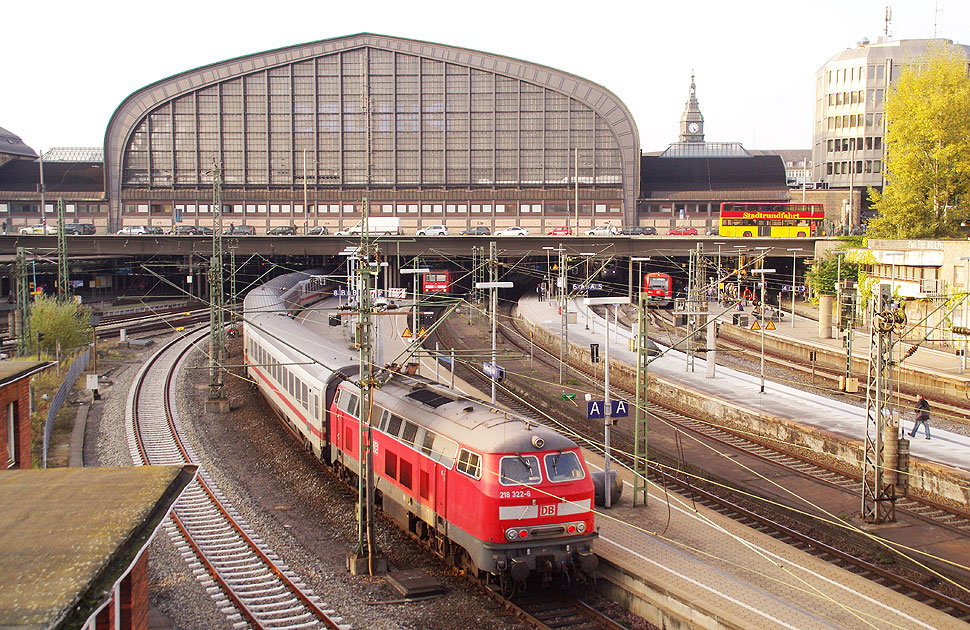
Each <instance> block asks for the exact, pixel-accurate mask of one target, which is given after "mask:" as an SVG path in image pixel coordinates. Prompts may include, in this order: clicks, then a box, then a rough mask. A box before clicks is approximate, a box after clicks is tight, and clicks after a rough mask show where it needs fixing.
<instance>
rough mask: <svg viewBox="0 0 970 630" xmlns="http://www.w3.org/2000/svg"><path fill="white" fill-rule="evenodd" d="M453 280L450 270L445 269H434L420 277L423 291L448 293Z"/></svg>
mask: <svg viewBox="0 0 970 630" xmlns="http://www.w3.org/2000/svg"><path fill="white" fill-rule="evenodd" d="M452 281H453V278H452V272H451V271H449V270H447V269H435V270H432V271H429V272H428V273H426V274H424V275H423V276H422V277H421V289H422V291H424V293H426V294H427V293H450V292H451V283H452Z"/></svg>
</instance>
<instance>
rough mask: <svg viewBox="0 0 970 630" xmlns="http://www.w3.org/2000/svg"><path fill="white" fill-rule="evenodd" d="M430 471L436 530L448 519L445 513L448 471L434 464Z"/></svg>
mask: <svg viewBox="0 0 970 630" xmlns="http://www.w3.org/2000/svg"><path fill="white" fill-rule="evenodd" d="M432 470H433V472H434V478H435V483H434V511H435V512H436V513H437V514H438V529H441V528H443V527H444V521H445V519H446V518H447V517H448V515H447V513H446V511H445V510H446V508H447V502H448V501H447V497H448V492H447V490H448V488H447V487H446V483H447V481H448V469H447V468H445V467H444V466H440V465H438V464H435V465H434V468H433V469H432Z"/></svg>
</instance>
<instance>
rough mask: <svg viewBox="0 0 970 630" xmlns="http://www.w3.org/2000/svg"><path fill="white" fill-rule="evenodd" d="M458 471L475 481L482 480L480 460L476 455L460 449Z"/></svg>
mask: <svg viewBox="0 0 970 630" xmlns="http://www.w3.org/2000/svg"><path fill="white" fill-rule="evenodd" d="M458 471H459V472H463V473H465V474H466V475H468V476H469V477H474V478H475V479H481V478H482V458H481V457H480V456H479V455H478V453H472V452H471V451H469V450H466V449H461V451H460V452H459V453H458Z"/></svg>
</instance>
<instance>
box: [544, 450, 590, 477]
mask: <svg viewBox="0 0 970 630" xmlns="http://www.w3.org/2000/svg"><path fill="white" fill-rule="evenodd" d="M545 460H546V478H548V479H549V481H575V480H577V479H582V478H583V477H584V475H585V473H584V472H583V466H582V465H581V464H580V463H579V458H578V457H576V453H573V452H571V451H570V452H566V453H549V454H547V455H546V457H545Z"/></svg>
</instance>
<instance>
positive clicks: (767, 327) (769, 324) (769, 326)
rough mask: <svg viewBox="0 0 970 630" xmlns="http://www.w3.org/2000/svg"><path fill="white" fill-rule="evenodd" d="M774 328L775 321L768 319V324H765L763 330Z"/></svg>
mask: <svg viewBox="0 0 970 630" xmlns="http://www.w3.org/2000/svg"><path fill="white" fill-rule="evenodd" d="M774 329H775V322H773V321H771V320H770V319H769V320H768V325H767V326H765V330H774Z"/></svg>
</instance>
